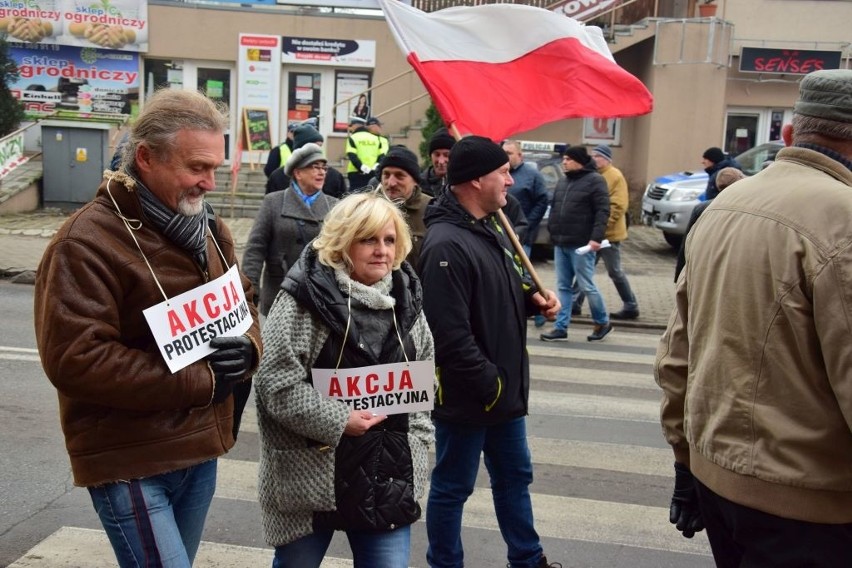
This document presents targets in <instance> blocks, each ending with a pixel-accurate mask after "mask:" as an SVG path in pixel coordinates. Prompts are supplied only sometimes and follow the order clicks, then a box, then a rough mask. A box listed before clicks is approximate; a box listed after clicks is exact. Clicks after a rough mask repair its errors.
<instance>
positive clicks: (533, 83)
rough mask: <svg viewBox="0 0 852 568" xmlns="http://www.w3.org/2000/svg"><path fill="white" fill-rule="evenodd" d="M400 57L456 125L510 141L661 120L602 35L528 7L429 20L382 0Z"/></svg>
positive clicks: (455, 11)
mask: <svg viewBox="0 0 852 568" xmlns="http://www.w3.org/2000/svg"><path fill="white" fill-rule="evenodd" d="M378 1H379V4H380V5H381V7H382V10H384V13H385V17H386V18H387V21H388V24H389V25H390V28H391V31H392V32H393V35H394V37H395V38H396V41H397V43H398V44H399V46H400V48H401V49H402V50H403V52H404V53H405V54H406V56H407V58H408V62H409V63H410V64H411V66H412V67H413V68H414V70H415V71H416V73H417V74H418V75H419V76H420V79H421V80H422V81H423V84H424V85H425V86H426V89H427V90H428V91H429V94H430V95H431V96H432V100H433V101H434V103H435V106H436V107H437V109H438V112H440V113H441V116H442V117H443V119H444V121H445V122H446V123H447V124H448V125H453V124H454V125H455V127H456V128H457V129H458V131H459V133H461V134H462V135H464V134H478V135H481V136H488V137H489V138H491V139H492V140H497V141H500V140H502V139H505V138H508V137H510V136H513V135H515V134H517V133H519V132H523V131H525V130H531V129H533V128H536V127H538V126H541V125H542V124H545V123H547V122H552V121H554V120H560V119H564V118H604V117H606V118H613V117H623V116H637V115H640V114H646V113H648V112H651V109H652V108H653V98H652V96H651V93H649V92H648V89H646V88H645V85H643V84H642V82H641V81H639V79H637V78H636V77H634V76H633V75H631V74H630V73H628V72H627V71H625V70H624V69H622V68H621V67H619V66H618V64H617V63H616V62H615V60H614V59H613V58H612V54H611V53H610V51H609V48H608V47H607V44H606V40H604V37H603V34H602V33H601V30H600V28H597V27H592V26H585V25H583V24H581V23H579V22H577V21H576V20H573V19H571V18H569V17H567V16H563V15H560V14H556V13H553V12H551V11H548V10H544V9H541V8H534V7H532V6H525V5H519V4H487V5H482V6H475V7H460V8H447V9H444V10H439V11H437V12H432V13H429V14H427V13H425V12H422V11H420V10H417V9H416V8H412V7H410V6H406V5H405V4H402V3H401V2H399V1H398V0H378Z"/></svg>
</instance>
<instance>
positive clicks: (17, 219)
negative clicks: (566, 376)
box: [0, 210, 675, 329]
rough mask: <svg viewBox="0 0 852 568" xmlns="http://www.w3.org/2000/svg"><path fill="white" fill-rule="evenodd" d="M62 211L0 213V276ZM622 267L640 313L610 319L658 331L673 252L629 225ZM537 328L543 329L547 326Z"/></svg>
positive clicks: (606, 283)
mask: <svg viewBox="0 0 852 568" xmlns="http://www.w3.org/2000/svg"><path fill="white" fill-rule="evenodd" d="M66 219H67V216H66V215H63V214H61V213H59V212H58V211H52V210H42V211H37V212H33V213H23V214H14V215H0V277H2V278H6V279H9V280H11V281H13V282H18V283H23V284H29V283H32V280H33V277H34V274H35V271H36V269H37V268H38V264H39V261H40V260H41V256H42V254H43V253H44V249H45V247H46V246H47V244H48V243H49V242H50V239H51V237H52V236H53V235H54V233H55V232H56V230H57V229H58V228H59V227H60V226H61V225H62V223H64V222H65V220H66ZM225 221H226V223H227V224H228V226H229V227H230V229H231V232H232V233H233V234H234V237H235V239H236V241H237V253H238V257H239V258H242V251H243V249H244V247H245V243H246V240H247V239H248V234H249V231H250V230H251V225H252V222H253V219H247V218H236V219H228V218H225ZM621 250H622V265H623V268H624V271H625V272H626V273H627V276H628V278H629V279H630V285H631V286H632V288H633V292H634V294H635V295H636V298H637V300H638V302H639V310H640V317H639V319H637V320H635V321H631V322H613V323H614V325H615V326H616V327H622V328H628V327H629V328H645V329H664V328H665V324H666V322H667V321H668V318H669V314H670V313H671V310H672V307H673V306H674V283H673V277H674V265H675V252H674V251H673V250H672V249H671V247H669V245H668V244H666V242H665V241H664V240H663V236H662V233H661V232H660V231H658V230H656V229H652V228H650V227H645V226H632V227H631V228H630V237H629V238H628V240H627V241H625V242H624V243H623V244H622V249H621ZM534 267H535V269H536V271H537V272H538V274H539V277H540V278H541V281H542V283H543V284H544V285H545V286H547V287H550V288H552V289H555V285H556V275H555V272H554V270H553V262H552V261H550V262H535V263H534ZM595 281H596V282H597V284H598V287H599V289H600V290H601V293H602V294H603V296H604V299H605V301H606V306H607V309H608V310H609V311H618V310H620V309H621V301H620V299H619V298H618V294H617V293H616V290H615V286H614V285H613V284H612V282H611V281H610V279H609V277H608V276H607V275H606V271H605V269H604V266H603V263H600V264H599V266H598V270H597V274H596V279H595ZM588 309H589V308H588V302H587V304H586V306H584V315H583V316H580V317H578V318H574V319H573V321H575V322H576V323H578V324H589V323H591V321H590V320H589V318H588ZM543 329H549V328H548V327H547V326H546V327H545V328H543Z"/></svg>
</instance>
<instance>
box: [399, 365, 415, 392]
mask: <svg viewBox="0 0 852 568" xmlns="http://www.w3.org/2000/svg"><path fill="white" fill-rule="evenodd" d="M405 389H408V390H414V381H412V380H411V373H409V372H408V369H403V370H402V376H400V377H399V390H405Z"/></svg>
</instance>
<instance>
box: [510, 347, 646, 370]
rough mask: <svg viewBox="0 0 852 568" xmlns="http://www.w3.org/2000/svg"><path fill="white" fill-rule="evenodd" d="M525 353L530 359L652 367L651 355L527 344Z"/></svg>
mask: <svg viewBox="0 0 852 568" xmlns="http://www.w3.org/2000/svg"><path fill="white" fill-rule="evenodd" d="M527 353H529V355H530V357H558V358H560V359H564V360H567V361H570V360H571V359H578V360H580V361H604V362H607V363H638V364H642V365H653V364H654V358H655V356H654V354H653V353H628V352H624V351H599V350H596V349H595V350H593V349H577V348H573V347H570V346H566V347H547V346H544V345H530V344H527Z"/></svg>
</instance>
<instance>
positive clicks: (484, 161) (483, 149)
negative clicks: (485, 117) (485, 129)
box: [447, 136, 509, 185]
mask: <svg viewBox="0 0 852 568" xmlns="http://www.w3.org/2000/svg"><path fill="white" fill-rule="evenodd" d="M508 163H509V156H507V155H506V151H505V150H503V148H502V147H501V146H499V145H498V144H495V143H494V142H493V141H492V140H491V139H490V138H485V137H484V136H465V137H464V138H462V139H461V140H459V141H458V142H456V144H455V146H453V149H452V150H450V163H449V165H448V166H447V183H448V184H450V185H457V184H460V183H464V182H466V181H470V180H473V179H477V178H479V177H482V176H484V175H486V174H490V173H491V172H493V171H494V170H496V169H497V168H500V167H502V166H504V165H506V164H508Z"/></svg>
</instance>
